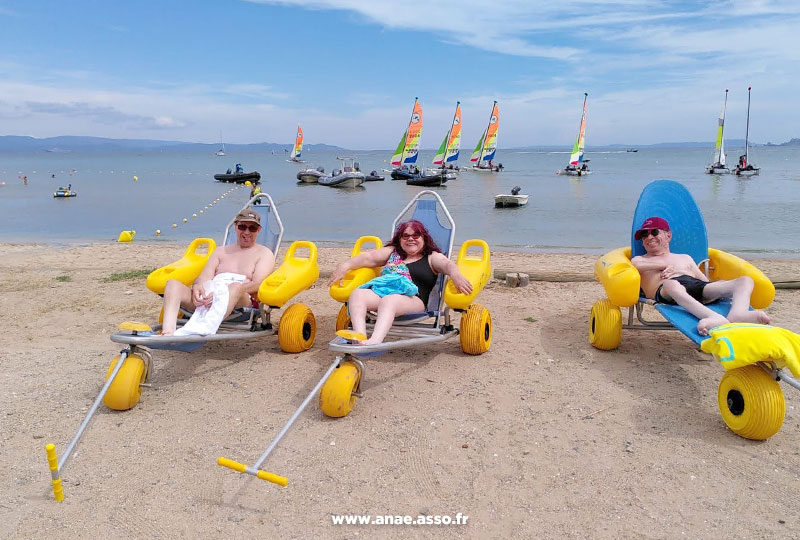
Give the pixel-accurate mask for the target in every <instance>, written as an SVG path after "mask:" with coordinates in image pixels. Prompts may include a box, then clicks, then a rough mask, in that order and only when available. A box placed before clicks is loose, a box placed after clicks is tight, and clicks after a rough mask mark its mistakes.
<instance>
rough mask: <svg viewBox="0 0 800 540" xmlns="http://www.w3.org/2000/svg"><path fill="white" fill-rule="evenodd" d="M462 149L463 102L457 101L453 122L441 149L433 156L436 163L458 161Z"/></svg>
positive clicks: (442, 163) (443, 163)
mask: <svg viewBox="0 0 800 540" xmlns="http://www.w3.org/2000/svg"><path fill="white" fill-rule="evenodd" d="M460 149H461V102H460V101H457V102H456V112H455V114H454V115H453V123H452V124H451V126H450V130H449V131H448V132H447V135H445V136H444V139H443V140H442V144H441V145H439V150H438V151H437V152H436V155H435V156H433V164H434V165H446V164H448V163H452V162H454V161H458V153H459V150H460Z"/></svg>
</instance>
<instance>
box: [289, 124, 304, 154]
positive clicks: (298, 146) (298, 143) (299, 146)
mask: <svg viewBox="0 0 800 540" xmlns="http://www.w3.org/2000/svg"><path fill="white" fill-rule="evenodd" d="M302 151H303V129H302V128H301V127H300V126H299V125H298V126H297V137H296V138H295V140H294V148H292V156H291V157H292V159H297V158H299V157H300V153H301V152H302Z"/></svg>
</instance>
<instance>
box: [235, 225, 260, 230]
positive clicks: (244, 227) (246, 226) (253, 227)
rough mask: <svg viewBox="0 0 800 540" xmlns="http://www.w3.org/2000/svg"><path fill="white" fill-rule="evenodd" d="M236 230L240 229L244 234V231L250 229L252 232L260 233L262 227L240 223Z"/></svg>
mask: <svg viewBox="0 0 800 540" xmlns="http://www.w3.org/2000/svg"><path fill="white" fill-rule="evenodd" d="M236 228H237V229H239V230H240V231H242V232H244V231H246V230H248V229H249V230H250V232H258V229H260V228H261V226H260V225H245V224H244V223H239V224H238V225H237V226H236Z"/></svg>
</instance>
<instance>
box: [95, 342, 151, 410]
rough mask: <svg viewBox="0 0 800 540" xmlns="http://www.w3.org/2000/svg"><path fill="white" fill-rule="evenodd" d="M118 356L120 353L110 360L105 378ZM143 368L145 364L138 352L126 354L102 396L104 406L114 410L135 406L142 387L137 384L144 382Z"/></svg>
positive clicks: (144, 373) (107, 376)
mask: <svg viewBox="0 0 800 540" xmlns="http://www.w3.org/2000/svg"><path fill="white" fill-rule="evenodd" d="M119 357H120V355H117V356H115V357H114V359H113V360H112V361H111V365H110V366H108V372H106V379H105V380H108V378H109V377H110V376H111V372H112V371H113V370H114V366H116V365H117V361H118V360H119ZM145 368H146V365H145V362H144V360H143V359H142V357H141V356H139V355H138V354H131V355H128V357H127V358H125V363H124V364H122V367H121V368H120V369H119V372H118V373H117V376H116V377H115V378H114V382H113V383H111V386H110V387H109V388H108V392H106V395H105V396H103V403H105V406H106V407H108V408H109V409H114V410H115V411H127V410H128V409H132V408H133V407H135V406H136V404H137V403H139V397H141V395H142V387H141V386H139V385H140V383H143V382H144V378H145V376H146V372H145Z"/></svg>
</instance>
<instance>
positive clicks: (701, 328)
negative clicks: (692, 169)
mask: <svg viewBox="0 0 800 540" xmlns="http://www.w3.org/2000/svg"><path fill="white" fill-rule="evenodd" d="M634 238H635V239H636V240H641V241H642V245H643V246H644V249H645V251H646V252H647V253H646V254H644V255H640V256H637V257H634V258H633V259H631V262H632V263H633V266H635V267H636V269H637V270H638V271H639V274H640V275H641V279H642V282H641V283H642V290H643V291H644V293H645V296H647V298H652V299H653V300H655V301H656V302H661V303H664V304H678V305H679V306H681V307H682V308H684V309H685V310H686V311H688V312H689V313H691V314H692V315H694V316H695V317H697V318H698V319H700V320H699V322H698V323H697V332H698V333H699V334H700V335H702V336H705V335H708V331H709V329H711V328H714V327H715V326H719V325H721V324H726V323H729V322H752V323H759V324H769V322H770V319H769V316H768V315H767V314H766V313H764V312H763V311H749V306H750V294H751V293H752V292H753V280H752V278H750V277H748V276H742V277H740V278H736V279H732V280H719V281H714V282H710V281H709V280H708V278H707V277H706V276H705V274H703V272H701V271H700V268H698V267H697V265H696V264H695V262H694V260H693V259H692V258H691V257H690V256H689V255H684V254H680V253H670V251H669V242H670V240H672V232H671V231H670V230H669V223H667V220H665V219H663V218H660V217H655V216H654V217H649V218H647V219H645V220H644V222H642V225H641V226H640V227H639V229H638V230H637V231H636V233H635V234H634ZM723 298H730V299H731V309H730V311H729V312H728V316H727V317H723V316H722V315H720V314H719V313H716V312H714V311H712V310H711V309H709V308H708V307H706V305H705V304H708V303H710V302H714V301H716V300H720V299H723Z"/></svg>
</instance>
